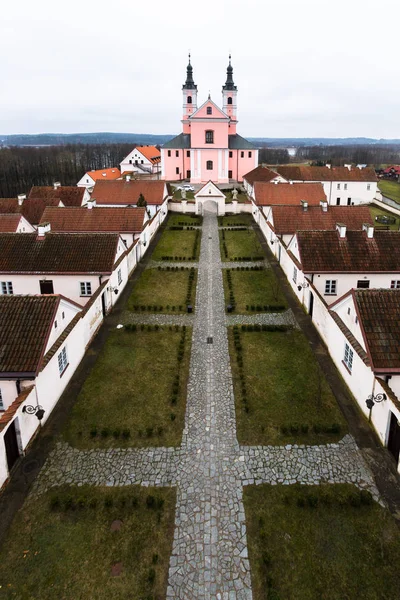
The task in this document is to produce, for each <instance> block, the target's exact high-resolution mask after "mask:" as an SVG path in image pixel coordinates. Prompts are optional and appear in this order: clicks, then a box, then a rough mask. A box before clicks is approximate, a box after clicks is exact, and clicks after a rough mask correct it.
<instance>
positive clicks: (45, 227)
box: [38, 223, 51, 240]
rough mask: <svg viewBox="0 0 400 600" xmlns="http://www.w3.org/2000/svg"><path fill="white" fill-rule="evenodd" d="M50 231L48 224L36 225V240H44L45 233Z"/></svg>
mask: <svg viewBox="0 0 400 600" xmlns="http://www.w3.org/2000/svg"><path fill="white" fill-rule="evenodd" d="M50 230H51V225H50V223H40V225H38V239H41V240H44V238H45V237H46V233H49V231H50Z"/></svg>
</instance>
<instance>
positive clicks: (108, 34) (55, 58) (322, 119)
mask: <svg viewBox="0 0 400 600" xmlns="http://www.w3.org/2000/svg"><path fill="white" fill-rule="evenodd" d="M399 23H400V2H399V0H381V2H376V0H374V1H372V0H329V1H327V0H283V1H282V0H281V1H279V0H274V1H271V0H246V1H243V0H241V1H238V0H229V1H226V0H203V1H202V2H197V3H194V2H188V1H187V0H186V1H181V0H169V1H167V0H152V1H150V2H149V1H148V2H144V1H138V0H133V1H131V2H129V0H128V1H127V0H124V1H122V0H113V1H110V0H107V1H106V0H96V2H92V1H89V0H68V1H67V2H50V0H35V1H32V0H29V1H28V0H20V1H19V2H17V1H12V0H5V1H4V4H3V5H2V14H1V21H0V51H1V53H0V56H1V59H0V61H1V82H0V134H7V133H37V132H65V133H72V132H91V131H93V132H95V131H116V132H132V133H136V132H138V133H171V134H173V133H179V132H180V130H181V123H180V118H181V107H182V96H181V88H182V84H183V82H184V79H185V75H186V65H187V52H188V50H189V49H190V51H191V54H192V64H193V69H194V79H195V82H196V84H197V86H198V99H199V103H200V104H201V103H202V102H203V101H204V100H205V99H206V98H207V94H208V92H209V91H210V93H211V97H212V99H213V100H214V101H215V102H217V104H220V103H221V86H222V85H223V83H224V82H225V78H226V67H227V63H228V53H229V52H232V65H233V67H234V80H235V84H236V85H237V86H238V117H239V127H238V131H239V133H241V134H242V135H244V136H251V137H352V136H367V137H377V138H381V137H384V138H400V72H399V69H398V63H399V60H398V59H399V50H400V45H399V34H398V31H399Z"/></svg>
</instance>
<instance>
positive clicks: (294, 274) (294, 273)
mask: <svg viewBox="0 0 400 600" xmlns="http://www.w3.org/2000/svg"><path fill="white" fill-rule="evenodd" d="M292 279H293V281H294V283H296V282H297V269H296V267H293V278H292Z"/></svg>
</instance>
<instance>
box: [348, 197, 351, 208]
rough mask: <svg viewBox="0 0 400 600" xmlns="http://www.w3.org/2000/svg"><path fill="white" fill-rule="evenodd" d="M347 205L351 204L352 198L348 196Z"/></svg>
mask: <svg viewBox="0 0 400 600" xmlns="http://www.w3.org/2000/svg"><path fill="white" fill-rule="evenodd" d="M347 206H351V198H347Z"/></svg>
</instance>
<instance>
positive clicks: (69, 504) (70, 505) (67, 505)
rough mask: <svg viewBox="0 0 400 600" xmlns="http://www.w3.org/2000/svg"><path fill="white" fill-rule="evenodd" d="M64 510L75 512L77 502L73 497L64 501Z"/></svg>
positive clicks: (68, 497)
mask: <svg viewBox="0 0 400 600" xmlns="http://www.w3.org/2000/svg"><path fill="white" fill-rule="evenodd" d="M64 510H75V502H74V499H73V498H72V496H67V497H66V498H65V500H64Z"/></svg>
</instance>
